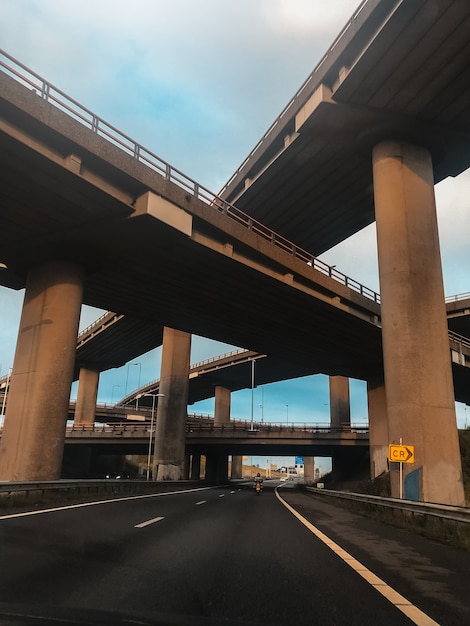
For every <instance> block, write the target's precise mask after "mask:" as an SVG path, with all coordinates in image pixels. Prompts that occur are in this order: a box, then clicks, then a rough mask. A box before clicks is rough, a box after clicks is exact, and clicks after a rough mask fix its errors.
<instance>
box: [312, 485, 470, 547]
mask: <svg viewBox="0 0 470 626" xmlns="http://www.w3.org/2000/svg"><path fill="white" fill-rule="evenodd" d="M302 489H303V490H304V491H308V492H309V493H310V494H311V495H312V496H313V497H315V498H319V499H321V500H322V501H324V502H328V503H329V504H333V505H334V506H340V507H342V508H345V509H348V510H350V511H354V512H356V513H360V514H361V515H366V516H367V517H371V518H373V519H376V520H378V521H380V522H384V523H386V524H391V525H393V526H398V527H400V528H404V529H407V530H410V531H412V532H416V533H418V534H420V535H423V536H425V537H429V538H430V539H434V540H436V541H439V542H441V543H446V544H448V545H453V546H456V547H458V548H463V549H465V550H468V551H470V509H469V508H464V507H452V506H447V505H440V504H429V503H425V502H411V501H409V500H397V499H394V498H380V497H378V496H366V495H363V494H356V493H347V492H339V491H332V490H329V489H317V488H315V487H306V486H304V487H302Z"/></svg>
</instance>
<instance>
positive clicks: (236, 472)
mask: <svg viewBox="0 0 470 626" xmlns="http://www.w3.org/2000/svg"><path fill="white" fill-rule="evenodd" d="M230 477H231V478H243V456H242V455H239V454H236V455H232V470H231V472H230Z"/></svg>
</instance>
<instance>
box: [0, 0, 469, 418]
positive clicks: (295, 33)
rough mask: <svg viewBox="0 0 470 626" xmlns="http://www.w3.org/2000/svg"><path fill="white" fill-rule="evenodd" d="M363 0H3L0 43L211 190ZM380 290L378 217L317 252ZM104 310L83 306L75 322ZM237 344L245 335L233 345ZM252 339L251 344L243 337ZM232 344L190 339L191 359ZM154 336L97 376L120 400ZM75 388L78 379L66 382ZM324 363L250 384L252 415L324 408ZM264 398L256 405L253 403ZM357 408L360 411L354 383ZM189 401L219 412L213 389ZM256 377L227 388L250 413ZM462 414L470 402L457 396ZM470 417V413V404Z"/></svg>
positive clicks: (16, 311) (459, 184) (459, 240)
mask: <svg viewBox="0 0 470 626" xmlns="http://www.w3.org/2000/svg"><path fill="white" fill-rule="evenodd" d="M358 5H359V2H358V0H333V1H332V0H133V1H132V2H128V1H124V0H93V1H91V0H81V2H71V1H67V0H0V42H1V48H2V49H3V50H5V51H6V52H7V53H9V54H11V55H12V56H14V57H15V58H16V59H18V60H19V61H20V62H22V63H24V64H25V65H27V66H28V67H30V68H31V69H33V70H34V71H35V72H37V73H38V74H40V75H41V76H43V77H44V78H45V79H46V80H48V81H49V82H51V83H53V84H54V85H55V86H56V87H58V88H60V89H61V90H62V91H64V92H66V93H67V94H68V95H69V96H71V97H73V98H74V99H76V100H77V101H79V102H80V103H81V104H83V105H84V106H86V107H87V108H88V109H91V110H92V111H94V112H95V113H96V114H97V115H99V116H100V117H102V118H104V119H105V120H106V121H108V122H109V123H111V124H113V125H114V126H116V127H117V128H119V129H120V130H121V131H122V132H124V133H125V134H127V135H129V136H131V137H132V138H133V139H135V140H136V141H138V142H139V143H141V144H142V145H144V146H145V147H146V148H148V149H150V150H151V151H153V152H155V153H156V154H158V155H159V156H160V157H162V158H163V159H165V160H166V161H168V162H170V163H171V164H172V165H174V166H175V167H177V168H178V169H180V170H182V171H183V172H185V173H186V174H187V175H188V176H190V177H192V178H194V179H196V180H198V181H199V182H200V183H201V184H203V185H204V186H206V187H208V188H209V189H212V190H213V191H214V192H217V191H218V190H219V189H220V188H221V187H222V186H223V184H224V183H225V182H226V181H227V180H228V179H229V178H230V176H231V174H232V173H233V172H234V171H235V169H236V168H237V167H238V165H239V164H240V163H241V162H242V161H243V160H244V158H245V157H246V155H247V154H248V153H249V152H250V151H251V149H252V148H253V147H254V146H255V144H256V143H257V142H258V140H259V138H260V137H261V136H262V135H263V134H264V132H265V131H266V130H267V128H268V127H269V126H270V125H271V123H272V122H273V120H274V119H275V118H276V117H277V115H278V114H279V113H280V112H281V111H282V109H283V108H284V106H285V105H286V104H287V102H288V101H289V100H290V98H291V97H292V96H293V95H294V93H295V92H296V91H297V89H298V88H299V87H300V86H301V84H302V83H303V81H304V80H305V79H306V78H307V76H308V75H309V73H310V72H311V71H312V69H313V68H314V67H315V65H316V64H317V63H318V61H319V60H320V59H321V57H322V56H323V54H324V53H325V52H326V51H327V49H328V48H329V46H330V45H331V44H332V42H333V40H334V39H335V37H336V36H337V35H338V34H339V32H340V30H341V29H342V27H343V26H344V25H345V24H346V22H347V21H348V19H349V18H350V17H351V15H352V14H353V12H354V10H355V9H356V7H357V6H358ZM436 197H437V206H438V218H439V228H440V238H441V252H442V260H443V273H444V284H445V292H446V295H454V294H460V293H467V292H470V274H469V271H468V270H469V267H470V246H469V245H468V241H469V239H470V213H469V210H468V198H469V197H470V173H469V172H466V173H464V174H463V175H461V176H460V177H458V178H456V179H448V180H446V181H444V182H443V183H441V184H439V185H438V186H437V188H436ZM322 258H324V259H325V260H326V261H327V262H329V263H331V264H336V265H337V267H338V269H340V270H342V271H344V272H345V273H346V274H348V275H349V276H351V277H353V278H355V279H357V280H359V281H360V282H362V283H363V284H365V285H367V286H369V287H371V288H373V289H375V290H377V291H379V284H378V272H377V255H376V244H375V227H374V226H370V227H368V228H366V229H365V230H364V231H362V232H361V233H358V234H357V235H356V236H354V237H353V238H351V239H350V240H349V241H347V242H345V243H344V244H341V245H340V246H337V247H336V248H334V249H333V250H331V251H329V252H328V253H327V254H325V255H323V257H322ZM22 296H23V294H22V293H16V292H13V291H10V290H6V289H2V288H0V322H1V323H0V368H1V369H0V374H5V373H7V372H8V369H9V367H11V365H12V364H13V357H14V348H15V342H16V334H17V331H18V324H19V316H20V310H21V303H22ZM100 313H101V312H100V311H96V310H92V309H89V308H87V307H84V308H83V311H82V317H81V328H84V327H85V326H87V325H88V324H89V323H90V322H91V321H93V319H94V318H95V317H97V316H98V315H99V314H100ZM241 347H245V346H241ZM246 347H249V346H246ZM229 349H230V346H225V345H222V344H216V343H214V342H209V341H207V340H203V339H200V338H194V339H193V349H192V358H191V360H192V362H196V361H200V360H202V359H204V358H208V357H210V356H213V355H215V354H221V353H223V352H225V351H228V350H229ZM160 355H161V352H160V350H154V351H152V352H150V353H149V354H147V355H144V356H142V357H140V358H138V359H135V360H134V361H133V363H137V364H138V365H136V366H133V365H132V364H131V365H128V366H125V367H124V368H121V369H119V370H112V371H110V372H107V373H104V374H102V376H101V379H100V387H99V398H98V399H99V401H102V402H110V401H112V400H113V401H116V400H117V399H118V398H119V397H121V396H122V395H124V391H125V385H126V381H127V384H128V390H130V389H131V388H133V387H136V386H137V384H138V383H139V382H140V383H141V384H143V383H145V382H148V381H150V380H154V379H156V378H158V376H159V370H160ZM75 393H76V386H75V385H74V388H73V389H72V395H73V394H75ZM328 402H329V398H328V379H327V378H326V377H325V376H317V377H308V378H306V379H302V380H297V381H290V382H285V383H279V384H277V385H265V386H264V387H263V388H257V389H256V390H255V402H254V406H255V412H256V415H255V419H259V418H260V417H261V411H263V414H264V418H265V419H266V420H272V421H286V419H287V418H289V421H297V422H305V421H309V422H311V421H317V422H325V421H327V420H328ZM261 404H262V405H263V409H261V407H260V405H261ZM351 405H352V419H353V421H364V420H365V419H366V418H367V404H366V394H365V385H364V383H363V382H352V383H351ZM190 410H195V411H200V412H204V413H212V412H213V401H207V402H205V403H199V404H198V405H194V406H193V407H190ZM250 411H251V391H250V390H247V391H246V392H238V393H236V394H233V397H232V414H233V416H234V417H239V418H246V419H249V418H250ZM457 415H458V422H459V425H461V426H462V425H463V423H464V420H465V417H466V415H465V411H464V407H463V406H462V405H457ZM469 418H470V414H469Z"/></svg>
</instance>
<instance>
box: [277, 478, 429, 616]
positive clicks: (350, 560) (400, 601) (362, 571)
mask: <svg viewBox="0 0 470 626" xmlns="http://www.w3.org/2000/svg"><path fill="white" fill-rule="evenodd" d="M274 493H275V494H276V498H277V499H278V500H279V502H281V503H282V504H283V505H284V506H285V507H286V509H287V510H288V511H290V512H291V513H292V515H294V517H296V518H297V519H298V520H299V522H301V523H302V524H303V525H304V526H305V527H306V528H308V530H310V532H311V533H313V534H314V535H315V536H316V537H317V538H318V539H320V541H322V542H323V543H324V544H325V545H326V546H328V548H330V550H332V551H333V552H335V554H337V555H338V556H339V557H340V559H342V560H343V561H344V562H345V563H346V564H347V565H349V567H351V568H352V569H353V570H354V571H355V572H356V573H357V574H359V575H360V576H362V578H363V579H364V580H365V581H366V582H368V583H369V584H370V585H371V586H372V587H374V589H376V590H377V591H378V592H379V593H380V594H381V595H382V596H383V597H384V598H385V599H386V600H388V601H389V602H391V603H392V604H393V605H394V606H395V607H396V608H397V609H398V610H399V611H401V612H402V613H404V614H405V615H406V616H407V617H408V618H409V619H410V620H411V621H412V622H413V623H414V624H417V626H439V624H438V622H435V621H434V620H433V619H432V618H431V617H429V616H428V615H426V613H423V611H421V609H418V607H416V606H415V605H414V604H411V602H409V600H407V599H406V598H405V597H404V596H402V595H401V594H399V593H398V591H395V589H393V588H392V587H390V586H389V585H387V583H386V582H384V581H383V580H382V579H381V578H379V577H378V576H376V575H375V574H374V573H373V572H371V571H370V570H369V569H367V567H365V565H362V563H360V562H359V561H358V560H357V559H355V558H354V557H353V556H351V555H350V554H349V553H348V552H346V550H344V549H343V548H341V546H339V545H338V544H337V543H336V542H334V541H333V540H332V539H330V538H329V537H328V536H327V535H325V534H324V533H323V532H322V531H321V530H319V529H318V528H317V527H316V526H314V525H313V524H312V523H311V522H309V521H308V520H307V519H305V517H303V516H302V515H300V513H298V512H297V511H296V510H295V509H294V508H293V507H292V506H291V505H290V504H288V503H287V502H286V501H285V500H284V499H283V498H282V497H281V496H280V495H279V492H278V487H276V489H275V490H274Z"/></svg>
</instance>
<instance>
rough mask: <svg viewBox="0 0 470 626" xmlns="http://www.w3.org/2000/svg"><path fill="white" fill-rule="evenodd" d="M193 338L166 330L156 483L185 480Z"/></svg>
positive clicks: (161, 376)
mask: <svg viewBox="0 0 470 626" xmlns="http://www.w3.org/2000/svg"><path fill="white" fill-rule="evenodd" d="M190 352H191V335H190V334H189V333H185V332H182V331H179V330H174V329H172V328H164V329H163V347H162V367H161V372H160V393H162V394H163V397H161V398H159V402H158V406H157V427H156V433H155V457H154V463H155V466H154V471H153V475H154V476H156V480H181V479H182V478H183V477H184V458H185V442H186V421H187V416H188V383H189V360H190Z"/></svg>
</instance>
